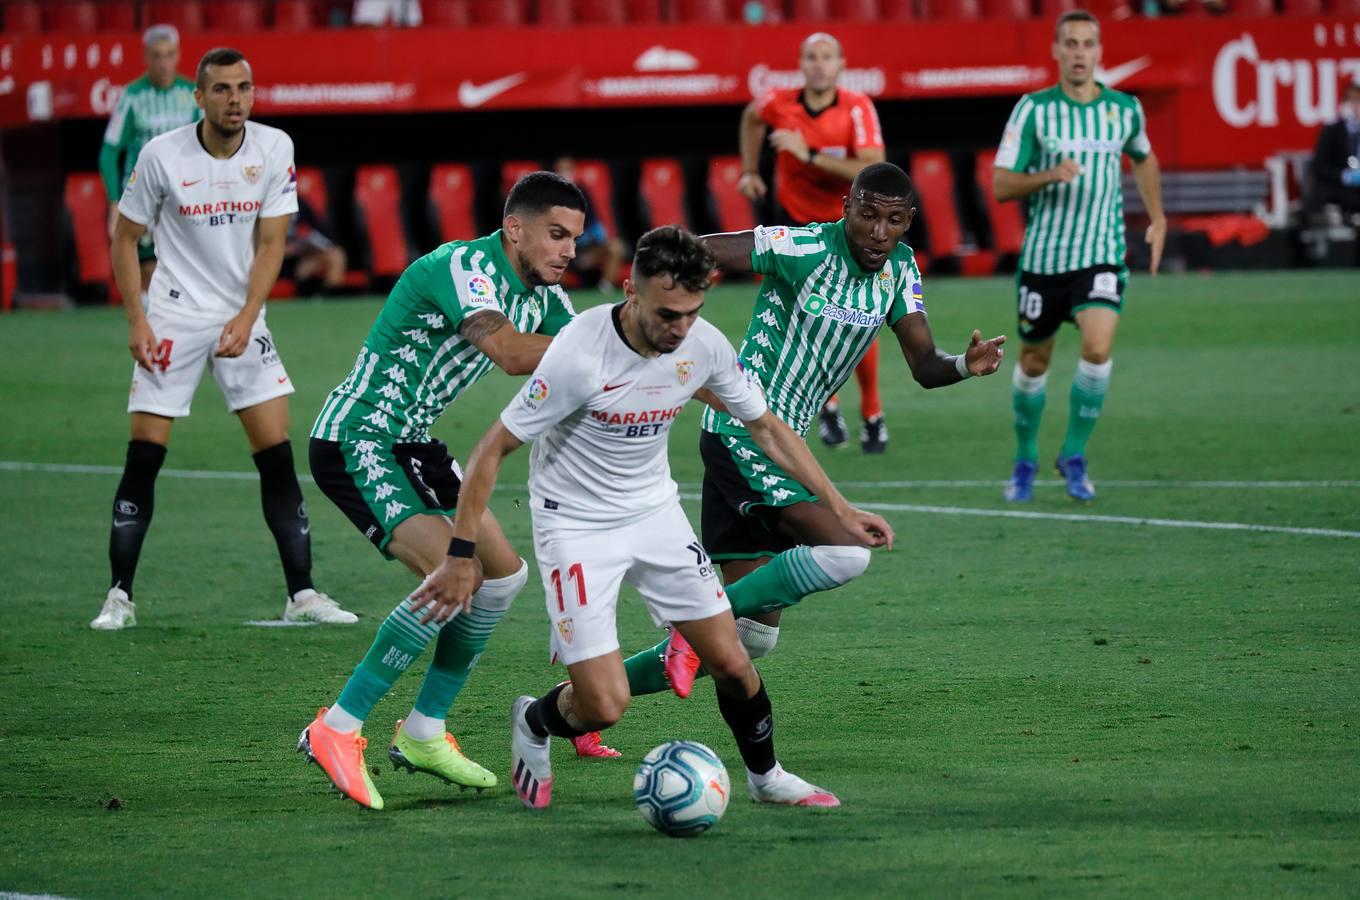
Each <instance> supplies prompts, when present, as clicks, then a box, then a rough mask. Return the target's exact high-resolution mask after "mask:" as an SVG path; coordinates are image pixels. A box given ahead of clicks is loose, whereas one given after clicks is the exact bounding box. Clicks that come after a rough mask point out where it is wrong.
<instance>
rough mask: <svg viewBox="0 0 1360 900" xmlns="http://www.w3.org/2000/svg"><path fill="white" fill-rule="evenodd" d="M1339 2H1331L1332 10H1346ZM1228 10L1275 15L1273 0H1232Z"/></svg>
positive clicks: (1249, 13) (1238, 13) (1255, 14)
mask: <svg viewBox="0 0 1360 900" xmlns="http://www.w3.org/2000/svg"><path fill="white" fill-rule="evenodd" d="M1341 6H1342V4H1341V3H1340V2H1339V0H1338V2H1336V3H1333V4H1332V12H1333V13H1338V14H1344V13H1345V12H1346V10H1344V9H1342V8H1341ZM1355 8H1356V10H1357V11H1360V3H1356V4H1355ZM1228 12H1230V13H1232V14H1233V15H1235V16H1273V15H1275V0H1232V2H1231V3H1229V4H1228Z"/></svg>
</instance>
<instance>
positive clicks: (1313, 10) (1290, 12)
mask: <svg viewBox="0 0 1360 900" xmlns="http://www.w3.org/2000/svg"><path fill="white" fill-rule="evenodd" d="M1284 14H1285V15H1287V16H1320V15H1322V0H1284Z"/></svg>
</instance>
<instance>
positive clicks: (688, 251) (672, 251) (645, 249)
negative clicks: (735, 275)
mask: <svg viewBox="0 0 1360 900" xmlns="http://www.w3.org/2000/svg"><path fill="white" fill-rule="evenodd" d="M717 263H718V261H717V258H716V257H715V256H714V255H713V251H712V250H710V249H708V245H707V244H705V243H704V242H703V241H701V240H700V239H699V238H697V237H695V236H694V235H693V234H691V233H690V232H688V231H686V230H685V229H683V228H681V227H679V226H678V225H662V226H661V227H660V228H653V229H652V230H651V231H649V232H647V233H646V234H644V235H643V236H642V237H640V238H638V242H637V250H636V251H635V252H634V254H633V271H634V272H635V273H637V274H638V275H641V276H642V277H643V278H655V277H656V276H657V275H666V276H669V277H670V279H671V284H672V285H675V284H679V285H680V286H682V287H683V288H684V289H685V290H687V291H691V292H693V293H696V294H697V293H698V292H699V291H704V290H707V289H708V288H709V287H710V286H711V285H712V284H713V269H714V268H715V267H716V266H717Z"/></svg>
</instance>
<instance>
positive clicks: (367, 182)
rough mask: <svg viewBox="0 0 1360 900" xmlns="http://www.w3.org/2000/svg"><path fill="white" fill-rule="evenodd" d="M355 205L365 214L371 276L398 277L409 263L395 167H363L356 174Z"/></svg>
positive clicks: (399, 187)
mask: <svg viewBox="0 0 1360 900" xmlns="http://www.w3.org/2000/svg"><path fill="white" fill-rule="evenodd" d="M354 201H355V203H357V204H358V205H359V209H360V210H362V211H363V214H364V230H365V232H366V233H367V235H368V249H369V272H370V273H371V274H373V275H377V276H379V277H384V276H390V277H392V278H396V277H399V276H400V275H401V273H402V272H404V271H405V270H406V264H407V263H408V262H410V259H409V257H408V255H407V252H406V237H405V232H404V231H403V229H402V224H401V184H400V182H398V180H397V170H396V168H395V167H393V166H360V167H359V170H358V171H357V172H355V173H354Z"/></svg>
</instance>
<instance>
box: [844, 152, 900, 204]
mask: <svg viewBox="0 0 1360 900" xmlns="http://www.w3.org/2000/svg"><path fill="white" fill-rule="evenodd" d="M862 191H867V192H869V193H871V194H881V195H882V196H884V197H901V198H903V199H905V200H906V201H907V202H908V203H910V202H911V201H912V199H913V198H914V197H915V196H916V188H915V187H913V186H912V183H911V176H909V175H908V174H907V173H906V172H903V171H902V170H901V169H900V168H898V167H897V166H895V165H893V164H892V163H890V162H880V163H870V164H869V165H867V166H865V167H864V168H863V169H860V170H859V174H858V175H856V176H855V180H854V181H853V182H851V184H850V196H851V197H855V196H858V195H859V194H860V193H861V192H862Z"/></svg>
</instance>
